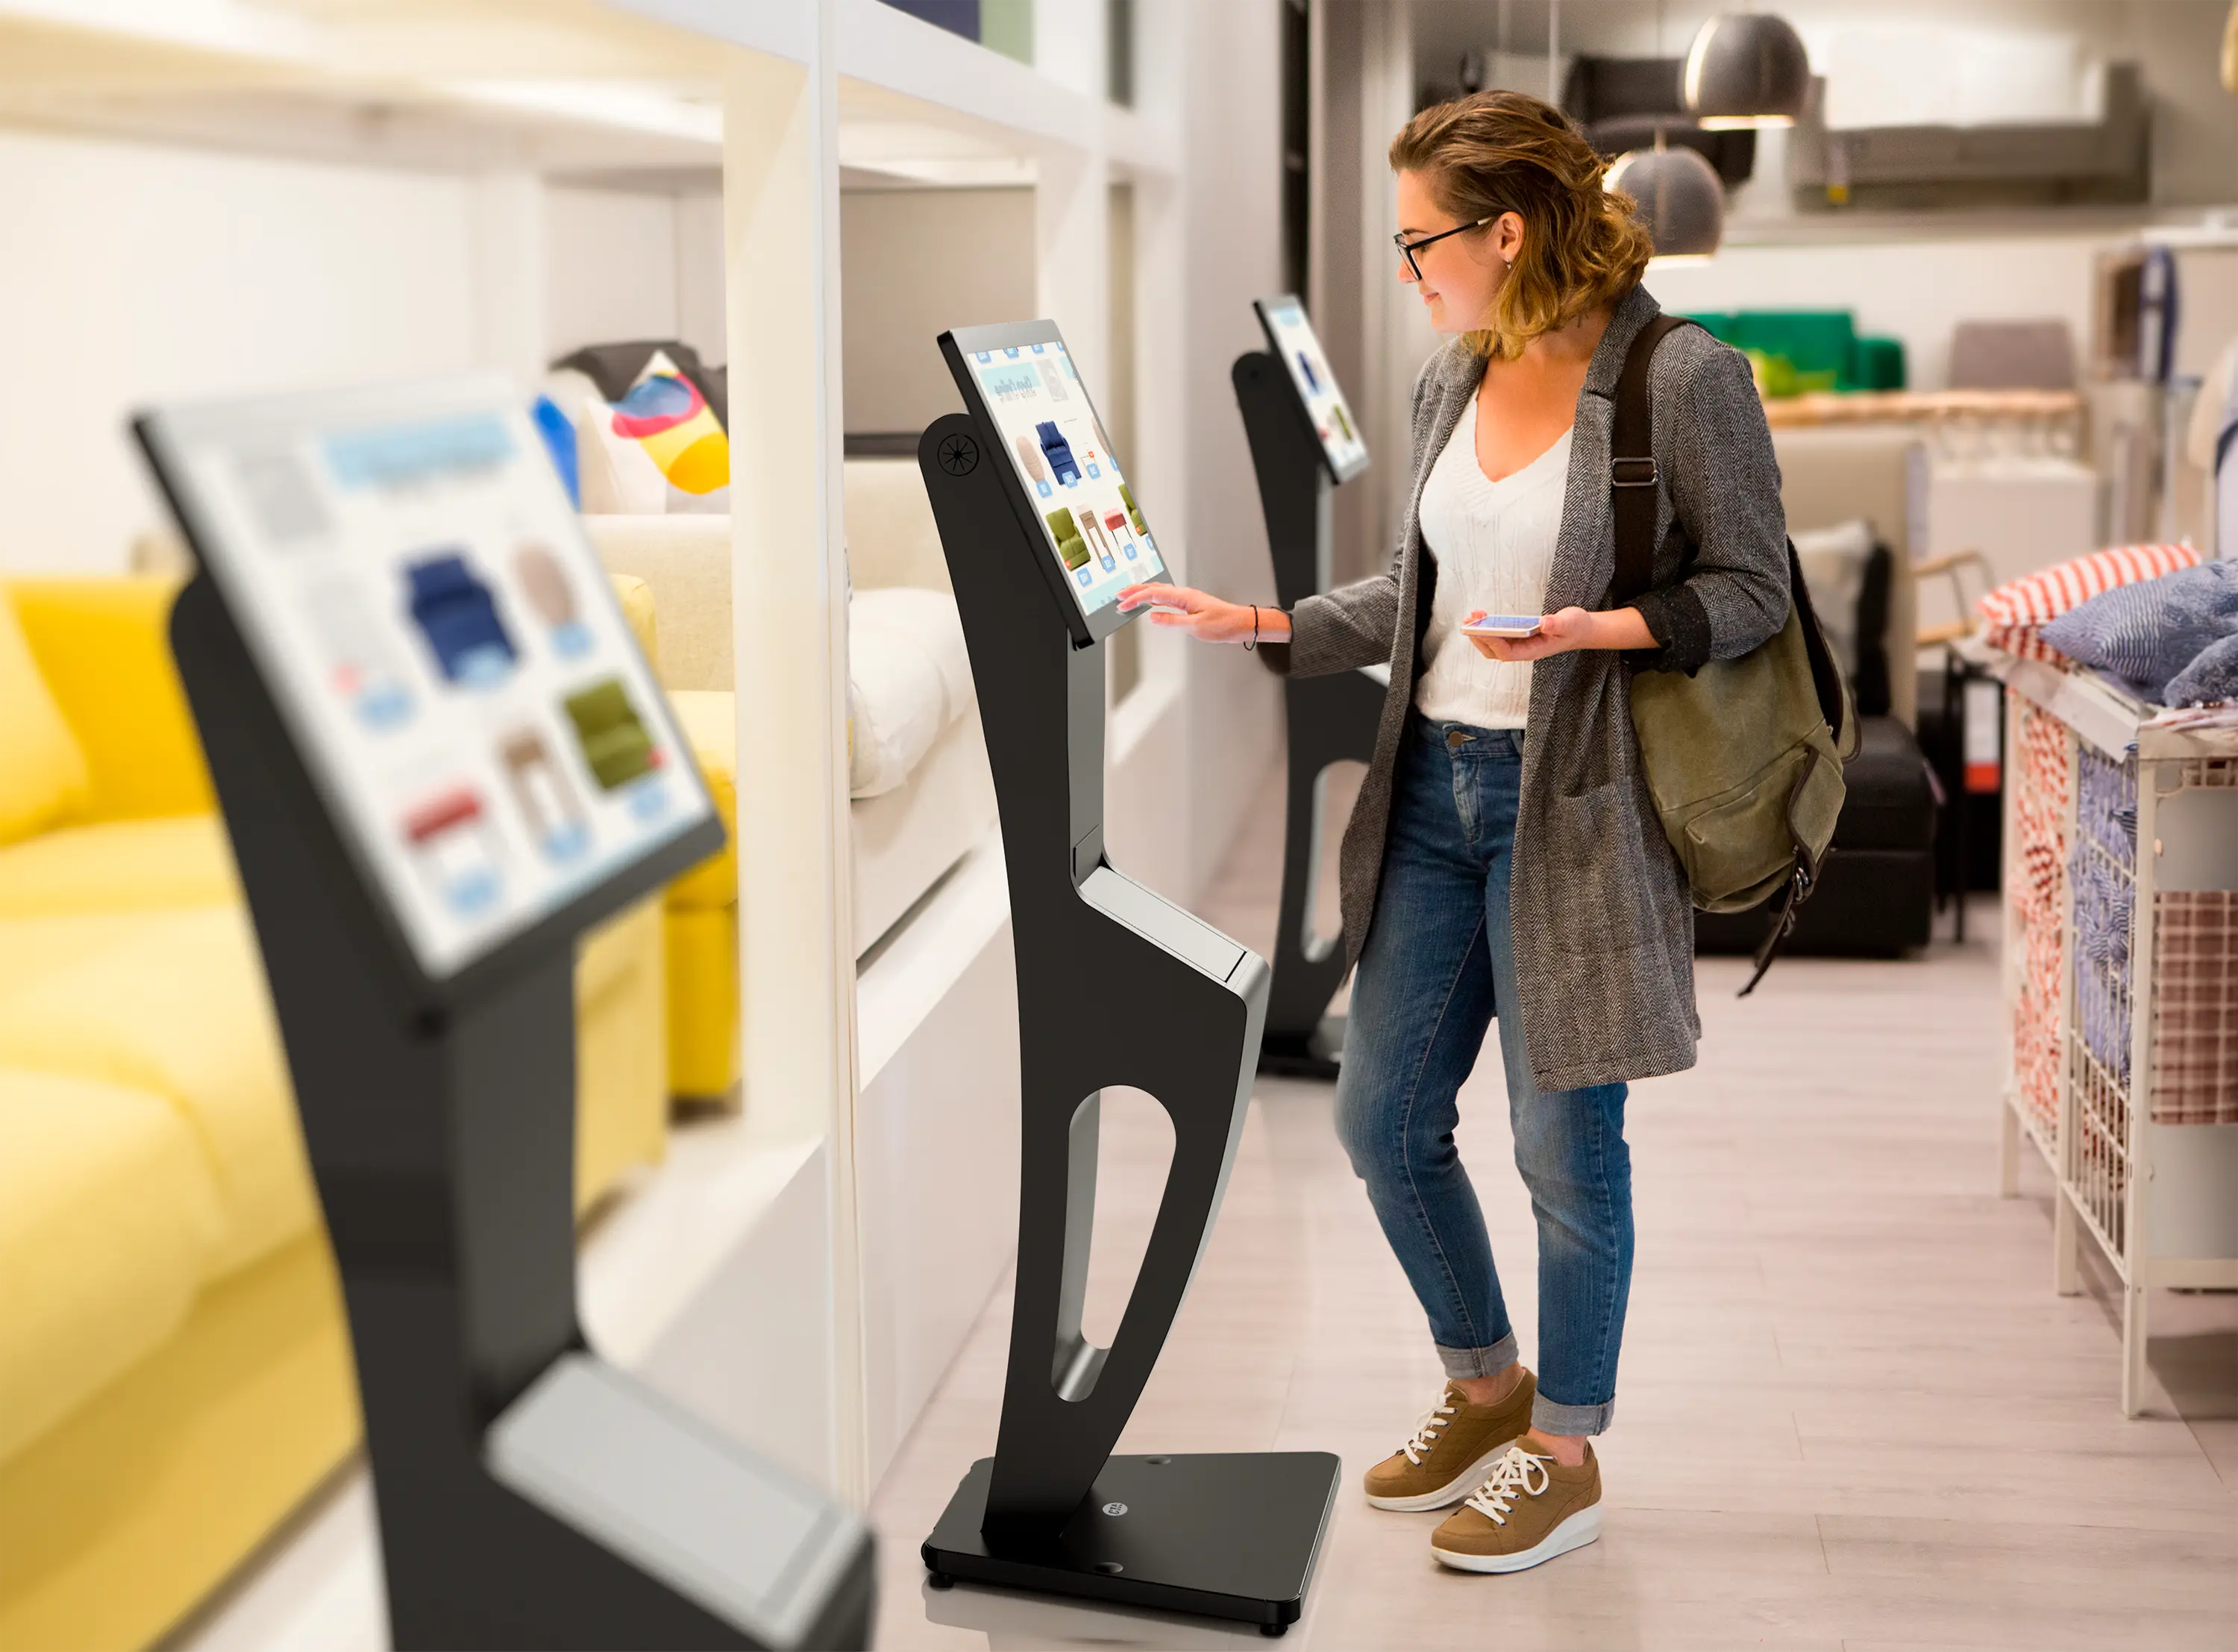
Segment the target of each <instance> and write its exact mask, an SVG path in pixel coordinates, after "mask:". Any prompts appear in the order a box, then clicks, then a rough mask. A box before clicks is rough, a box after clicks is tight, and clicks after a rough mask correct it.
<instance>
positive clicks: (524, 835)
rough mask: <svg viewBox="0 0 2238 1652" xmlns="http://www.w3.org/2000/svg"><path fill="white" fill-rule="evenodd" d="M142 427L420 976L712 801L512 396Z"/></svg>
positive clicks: (331, 406) (636, 853)
mask: <svg viewBox="0 0 2238 1652" xmlns="http://www.w3.org/2000/svg"><path fill="white" fill-rule="evenodd" d="M147 428H148V430H149V433H150V438H151V440H152V441H154V443H155V444H156V446H157V447H158V450H159V452H160V453H161V454H162V459H163V465H164V470H165V473H166V476H167V479H169V482H170V484H171V486H172V488H173V490H174V492H175V495H176V496H177V497H178V499H180V502H181V504H182V507H183V509H184V511H185V513H186V515H187V516H188V518H189V528H190V531H191V532H192V534H193V537H194V539H195V545H196V548H197V550H198V551H199V552H200V553H201V555H202V558H203V560H204V562H205V564H206V565H208V567H209V573H210V576H211V578H213V579H215V581H216V583H217V585H218V588H219V590H220V591H221V592H222V595H223V596H224V598H226V605H227V606H228V609H229V610H230V611H232V613H233V616H234V619H235V624H237V625H238V626H239V627H240V628H241V630H242V635H243V638H244V640H245V641H246V643H247V644H248V648H249V650H250V651H251V652H252V654H253V655H254V656H255V658H256V661H257V664H258V666H259V667H260V669H261V671H262V675H263V677H264V680H265V682H266V684H267V685H268V687H269V689H270V691H271V692H272V694H273V697H274V698H275V700H276V701H277V702H278V703H279V704H280V708H281V713H282V715H283V716H284V717H286V718H287V720H288V724H289V725H290V729H291V732H292V733H293V734H294V736H295V740H296V743H297V744H298V746H299V747H300V748H301V750H302V751H303V753H304V757H305V761H306V763H307V765H308V767H309V769H310V770H311V772H312V775H313V776H314V778H315V780H316V782H317V783H318V784H319V786H320V788H321V791H322V792H323V793H324V795H325V797H326V801H327V804H328V808H329V809H331V810H332V811H333V812H334V816H336V819H337V822H338V823H339V825H340V828H341V832H342V834H343V836H344V837H345V839H347V840H350V841H351V842H352V843H353V847H354V849H355V850H356V852H357V858H358V862H359V864H360V866H361V868H362V869H365V870H366V872H367V874H368V876H369V877H370V879H371V881H372V882H374V885H375V886H376V888H375V889H374V894H375V896H376V898H384V897H385V899H386V902H387V905H388V907H389V908H390V909H391V910H392V911H393V912H394V914H395V917H396V922H397V925H398V928H400V929H401V931H402V932H403V934H404V935H405V937H406V939H407V941H408V942H409V943H410V945H411V947H412V948H413V951H414V954H415V955H416V956H417V958H418V959H419V961H420V967H421V968H422V970H423V971H424V972H425V973H426V974H427V975H428V976H430V977H431V978H433V979H437V980H440V979H443V978H445V977H447V976H449V975H454V974H456V973H457V972H458V971H459V970H460V968H463V967H464V966H465V965H467V963H470V962H472V961H473V960H474V959H475V958H477V957H479V956H480V955H483V954H485V953H487V952H488V951H489V950H490V949H491V948H493V947H494V946H495V945H497V944H498V943H500V942H503V941H504V940H506V939H507V938H508V937H509V936H511V935H515V934H518V933H520V931H522V930H524V929H526V928H528V927H529V926H530V925H532V924H533V923H534V922H536V921H537V920H538V919H540V918H542V917H544V916H545V915H547V914H549V913H551V912H553V911H555V910H557V909H559V908H560V907H561V906H564V905H566V903H567V902H569V900H570V899H572V898H573V896H575V895H579V894H580V893H582V892H584V891H586V889H589V888H591V887H592V886H593V885H595V884H597V883H599V882H601V881H602V880H603V879H604V878H606V876H611V875H612V874H613V873H615V872H617V871H619V870H620V869H622V868H624V867H626V866H627V865H629V864H630V863H631V862H634V861H636V860H638V859H639V858H640V857H642V856H645V855H646V854H648V853H650V852H652V850H654V849H658V848H659V846H660V845H662V844H664V843H667V842H669V841H670V840H672V839H673V838H674V837H676V836H679V834H681V833H683V832H685V831H686V830H688V829H691V828H692V827H693V826H694V825H697V824H698V823H700V822H701V821H703V820H705V818H707V816H708V815H709V814H710V812H711V806H710V804H709V802H708V798H707V794H706V791H705V788H704V786H703V785H702V783H701V782H700V779H699V772H698V770H696V769H695V768H694V767H693V766H692V762H691V758H690V756H689V750H688V748H687V747H686V746H685V744H684V743H682V742H681V740H680V739H679V737H678V733H677V730H676V727H675V725H674V724H673V723H672V721H671V719H670V715H669V710H668V704H667V702H666V701H665V699H664V698H663V697H662V695H661V692H660V690H659V686H658V684H656V683H655V681H654V679H653V677H652V673H651V671H648V670H647V668H646V664H645V660H644V658H643V657H642V656H641V655H640V654H639V651H638V648H637V644H636V641H635V639H634V638H633V636H632V633H631V631H630V630H629V627H628V624H627V622H626V620H625V619H624V618H623V616H622V611H621V608H620V605H619V603H618V602H617V600H616V598H615V597H614V594H613V590H612V586H611V585H609V583H608V582H607V578H606V572H605V570H604V569H603V568H602V567H601V566H600V565H599V561H598V559H597V558H596V556H595V555H594V554H593V552H592V551H591V549H590V545H589V543H588V541H587V540H586V539H585V538H584V536H583V532H582V528H581V525H580V524H579V522H578V521H577V520H576V519H575V517H574V514H573V511H572V510H571V509H570V507H569V506H568V504H567V501H566V497H565V495H564V494H563V493H562V492H561V491H560V488H559V483H558V480H557V478H556V477H555V475H554V473H553V468H552V463H551V460H550V459H549V458H547V457H546V453H545V452H544V450H543V448H542V447H541V446H540V444H539V441H538V439H537V437H536V434H535V433H534V431H533V427H532V426H530V424H529V423H528V420H527V419H526V415H525V414H524V413H522V412H521V410H520V409H519V408H517V407H515V406H513V405H512V399H511V396H510V394H509V393H507V392H506V391H505V390H503V389H502V388H501V387H497V386H495V385H492V386H490V387H488V388H487V391H481V390H480V389H479V387H477V393H473V394H462V393H459V392H458V391H457V390H456V389H455V388H454V390H453V391H452V392H451V393H448V394H442V393H420V395H418V396H417V397H407V396H406V395H404V394H402V393H387V394H384V395H380V396H374V397H367V396H360V397H355V398H350V397H334V398H327V399H323V400H321V399H317V398H299V399H294V400H288V401H284V402H275V403H267V404H263V405H262V406H255V405H248V406H241V407H238V408H198V409H187V410H183V411H181V412H178V413H159V414H157V415H156V416H155V417H154V418H152V419H151V420H149V423H148V426H147Z"/></svg>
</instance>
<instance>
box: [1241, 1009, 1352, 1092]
mask: <svg viewBox="0 0 2238 1652" xmlns="http://www.w3.org/2000/svg"><path fill="white" fill-rule="evenodd" d="M1343 1069H1344V1017H1343V1016H1341V1015H1324V1016H1322V1017H1321V1025H1320V1026H1318V1027H1316V1028H1314V1030H1313V1031H1312V1032H1310V1033H1308V1034H1306V1035H1305V1036H1304V1037H1303V1038H1297V1037H1294V1036H1288V1035H1285V1034H1279V1033H1268V1034H1266V1035H1265V1036H1264V1037H1263V1038H1261V1040H1260V1041H1259V1070H1260V1071H1261V1073H1265V1074H1268V1075H1270V1076H1272V1077H1274V1078H1278V1079H1319V1080H1322V1081H1323V1082H1324V1083H1333V1082H1334V1081H1335V1079H1336V1076H1337V1074H1339V1073H1341V1071H1343Z"/></svg>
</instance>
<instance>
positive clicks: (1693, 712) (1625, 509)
mask: <svg viewBox="0 0 2238 1652" xmlns="http://www.w3.org/2000/svg"><path fill="white" fill-rule="evenodd" d="M1685 325H1690V323H1686V322H1685V321H1683V320H1681V318H1679V317H1678V316H1675V315H1659V316H1657V317H1656V318H1655V319H1654V320H1652V321H1650V322H1649V323H1648V324H1647V325H1646V326H1645V327H1643V328H1642V329H1641V330H1640V334H1639V337H1638V338H1637V339H1635V340H1633V341H1632V349H1631V352H1630V353H1629V354H1627V355H1626V358H1625V363H1624V371H1623V373H1622V374H1621V376H1620V377H1619V380H1618V381H1617V391H1616V413H1615V419H1614V421H1613V424H1612V429H1611V432H1610V439H1609V453H1610V459H1609V486H1610V489H1611V499H1612V513H1613V515H1614V518H1615V525H1616V581H1615V587H1614V594H1613V597H1612V605H1613V606H1617V607H1621V606H1623V605H1625V604H1626V603H1628V602H1631V601H1632V599H1633V598H1637V597H1638V596H1639V595H1640V594H1641V593H1642V592H1643V591H1646V590H1647V589H1648V587H1649V585H1650V584H1651V583H1652V578H1653V574H1652V570H1653V566H1654V556H1655V484H1656V479H1657V478H1656V469H1655V458H1654V446H1653V442H1652V417H1651V409H1650V407H1649V405H1648V367H1649V364H1650V362H1651V361H1652V360H1653V358H1654V355H1655V347H1656V346H1657V345H1659V344H1660V343H1661V342H1662V341H1663V339H1664V336H1665V334H1668V333H1669V332H1671V331H1672V328H1674V327H1680V326H1685ZM1787 576H1788V585H1789V589H1790V591H1791V593H1792V595H1791V598H1790V601H1789V604H1788V610H1787V623H1786V624H1784V625H1783V626H1782V627H1780V630H1779V632H1778V635H1777V636H1775V637H1774V638H1772V639H1771V641H1770V642H1768V643H1765V644H1761V645H1760V646H1758V647H1757V648H1755V649H1753V650H1751V651H1750V652H1748V653H1746V654H1744V655H1742V656H1741V657H1739V658H1738V659H1713V660H1712V661H1710V662H1709V664H1706V665H1705V666H1703V667H1702V669H1701V670H1700V671H1697V672H1695V673H1694V675H1693V676H1692V677H1689V676H1687V675H1686V674H1685V673H1684V672H1683V671H1638V672H1635V673H1634V674H1633V676H1632V728H1633V730H1634V731H1635V732H1636V733H1637V734H1638V735H1639V753H1640V761H1641V763H1642V766H1643V767H1644V768H1645V770H1646V774H1647V790H1648V792H1649V795H1650V796H1651V797H1652V799H1653V801H1654V803H1655V812H1656V815H1657V816H1658V817H1659V819H1660V820H1661V821H1662V823H1663V830H1664V834H1665V836H1667V837H1669V838H1670V840H1671V846H1672V848H1673V849H1676V850H1678V852H1679V864H1680V865H1681V866H1683V867H1684V868H1685V872H1686V883H1687V888H1688V890H1689V892H1690V893H1691V894H1692V896H1693V899H1694V904H1695V905H1696V906H1697V907H1698V908H1700V909H1702V910H1703V911H1705V912H1745V911H1747V910H1749V909H1751V908H1752V907H1758V906H1761V905H1763V904H1764V903H1765V902H1766V901H1769V900H1771V898H1772V897H1773V896H1774V895H1781V894H1782V893H1783V891H1784V896H1785V898H1784V900H1783V901H1782V902H1781V904H1780V908H1779V910H1778V913H1777V915H1775V916H1774V918H1773V920H1772V923H1771V929H1770V930H1769V932H1768V933H1767V934H1766V935H1765V939H1764V943H1763V945H1761V946H1760V947H1758V948H1757V954H1756V973H1755V974H1754V975H1751V977H1750V978H1749V983H1748V985H1747V986H1745V987H1744V988H1741V995H1742V996H1743V997H1744V998H1745V997H1746V996H1747V995H1749V994H1750V993H1751V992H1753V991H1754V990H1755V989H1756V984H1757V982H1758V981H1761V980H1763V979H1764V972H1765V970H1767V969H1769V968H1771V961H1772V959H1773V958H1774V957H1775V956H1777V955H1778V950H1779V945H1780V942H1783V941H1784V940H1785V939H1786V938H1787V936H1788V934H1789V932H1790V931H1791V930H1792V929H1793V928H1794V927H1795V915H1796V910H1797V909H1798V908H1799V907H1800V906H1801V905H1802V904H1803V902H1804V901H1806V900H1808V899H1809V898H1810V896H1811V890H1812V889H1814V888H1816V887H1817V885H1818V874H1819V870H1820V869H1821V868H1822V867H1823V866H1824V864H1825V860H1826V855H1827V850H1828V845H1829V844H1831V843H1832V841H1833V837H1834V823H1835V820H1836V819H1837V817H1838V816H1840V814H1841V812H1842V799H1843V796H1844V792H1845V790H1846V788H1845V787H1844V784H1843V780H1842V765H1843V764H1844V763H1845V762H1847V761H1848V760H1849V759H1850V758H1851V757H1855V756H1856V755H1857V706H1856V704H1855V703H1854V702H1853V701H1852V700H1851V696H1850V685H1849V683H1848V681H1847V679H1846V678H1845V677H1844V676H1843V674H1842V668H1841V666H1840V664H1839V663H1838V662H1837V661H1836V659H1835V657H1834V653H1833V651H1832V650H1831V648H1829V647H1828V646H1827V645H1826V638H1825V634H1824V632H1823V631H1820V630H1819V628H1818V615H1817V614H1816V613H1814V612H1813V611H1811V591H1810V588H1809V587H1808V586H1807V585H1804V581H1803V570H1802V567H1801V566H1800V565H1799V564H1798V562H1797V561H1796V557H1795V545H1794V542H1793V541H1792V540H1790V541H1789V542H1788V546H1787Z"/></svg>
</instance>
